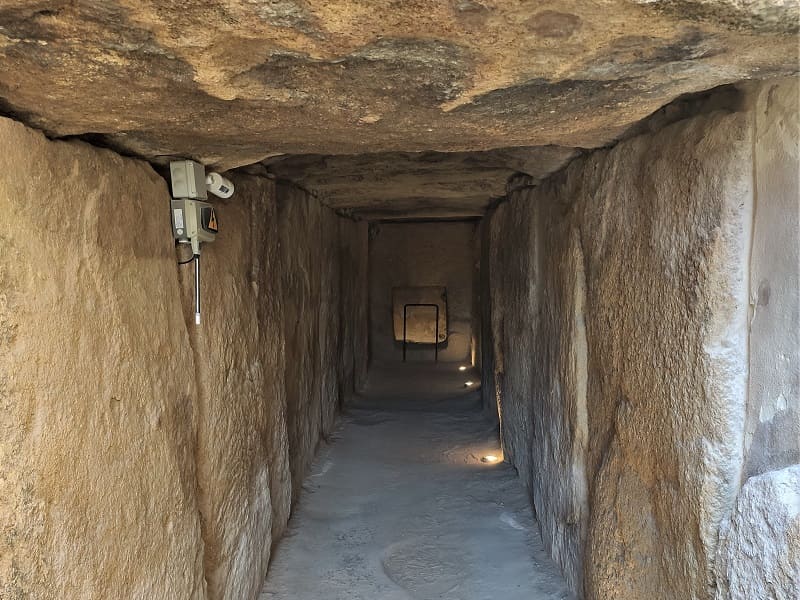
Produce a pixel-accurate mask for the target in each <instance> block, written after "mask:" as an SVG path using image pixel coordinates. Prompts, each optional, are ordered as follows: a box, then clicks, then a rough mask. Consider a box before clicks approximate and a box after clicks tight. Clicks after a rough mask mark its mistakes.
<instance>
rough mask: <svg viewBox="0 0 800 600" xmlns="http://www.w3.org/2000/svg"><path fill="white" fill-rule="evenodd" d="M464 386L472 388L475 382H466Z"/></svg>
mask: <svg viewBox="0 0 800 600" xmlns="http://www.w3.org/2000/svg"><path fill="white" fill-rule="evenodd" d="M464 385H465V386H466V387H472V386H473V385H475V382H474V381H465V382H464Z"/></svg>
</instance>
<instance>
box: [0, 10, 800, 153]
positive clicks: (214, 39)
mask: <svg viewBox="0 0 800 600" xmlns="http://www.w3.org/2000/svg"><path fill="white" fill-rule="evenodd" d="M797 30H798V1H797V0H782V1H781V2H770V1H767V0H695V1H693V0H662V1H653V0H608V1H605V2H585V1H579V0H555V1H551V2H540V1H538V0H535V1H534V0H523V1H520V0H480V1H479V0H453V1H444V0H438V1H433V0H404V1H403V2H397V1H395V0H200V1H197V2H191V3H189V2H174V1H172V0H102V1H100V0H46V1H45V0H3V1H2V2H0V64H2V67H3V68H2V69H0V111H2V112H5V113H8V114H11V115H13V116H16V117H18V118H21V119H22V120H24V121H25V122H27V123H28V124H31V125H34V126H37V127H39V128H41V129H44V130H45V131H46V132H48V133H49V134H50V135H52V136H56V137H60V136H85V137H87V138H88V139H91V140H92V141H96V142H101V143H105V144H109V145H111V146H112V147H114V148H116V149H118V150H121V151H123V152H127V153H130V154H135V155H138V156H142V157H145V158H147V159H149V160H152V161H162V162H163V161H165V160H167V159H168V158H169V157H170V156H181V157H184V156H188V157H192V158H196V159H199V160H202V161H203V162H205V163H208V164H213V165H214V166H216V167H218V168H232V167H236V166H241V165H247V164H251V163H255V162H259V161H261V160H263V159H265V158H266V157H268V156H271V155H274V154H275V153H283V154H361V153H381V152H426V151H439V152H465V151H476V150H488V149H492V148H503V147H517V146H551V145H555V146H564V147H584V148H590V147H597V146H601V145H604V144H607V143H609V142H611V141H613V140H614V139H615V138H616V137H617V136H619V135H620V133H621V132H622V131H624V130H626V129H627V128H628V127H629V126H630V125H631V124H632V123H634V122H636V121H638V120H640V119H642V118H643V117H645V116H646V115H648V114H650V113H652V112H653V111H654V110H656V109H657V108H659V107H660V106H662V105H664V104H666V103H668V102H669V101H671V100H672V99H674V98H675V97H677V96H679V95H681V94H684V93H690V92H696V91H699V90H704V89H709V88H712V87H715V86H718V85H721V84H726V83H731V82H736V81H740V80H746V79H751V78H764V77H769V76H780V75H788V74H793V73H796V72H797V70H798V64H797V63H798V57H797V52H798V45H797V37H796V34H797Z"/></svg>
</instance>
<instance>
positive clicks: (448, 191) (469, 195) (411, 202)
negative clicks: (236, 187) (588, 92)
mask: <svg viewBox="0 0 800 600" xmlns="http://www.w3.org/2000/svg"><path fill="white" fill-rule="evenodd" d="M576 155H577V151H576V150H574V149H572V148H561V147H559V146H543V147H538V148H505V149H501V150H488V151H485V152H448V153H443V152H422V153H418V154H409V153H401V152H385V153H376V154H361V155H355V156H352V155H339V156H318V155H311V156H290V157H277V158H272V159H267V160H265V161H263V164H264V165H265V166H266V167H267V169H268V171H269V172H270V173H272V174H274V175H276V176H277V177H279V178H282V179H288V180H290V181H293V182H296V183H298V184H300V185H301V186H302V187H304V188H307V189H310V190H313V191H314V193H315V194H316V195H317V197H318V198H319V199H320V200H321V201H322V202H324V203H325V204H327V205H328V206H330V207H332V208H336V209H339V210H341V211H343V212H346V213H348V214H350V215H353V216H354V217H358V218H362V219H385V218H404V219H409V218H423V217H425V218H430V217H478V216H481V215H482V214H483V212H484V209H485V208H486V206H487V205H488V204H490V203H491V202H492V201H493V200H496V199H498V198H500V197H502V196H504V195H505V191H506V182H507V181H508V178H509V177H511V176H512V175H514V174H515V173H517V172H519V173H525V174H527V175H530V176H531V177H532V178H533V179H534V180H537V181H538V180H540V179H542V178H543V177H545V176H547V175H549V174H550V173H552V172H553V171H556V170H558V169H559V168H561V167H563V166H564V165H566V164H567V163H568V162H569V160H571V159H572V158H574V157H575V156H576Z"/></svg>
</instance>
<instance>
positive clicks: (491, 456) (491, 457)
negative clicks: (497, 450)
mask: <svg viewBox="0 0 800 600" xmlns="http://www.w3.org/2000/svg"><path fill="white" fill-rule="evenodd" d="M498 460H500V459H499V458H497V456H495V455H494V454H487V455H486V456H484V457H483V458H481V462H483V463H496V462H497V461H498Z"/></svg>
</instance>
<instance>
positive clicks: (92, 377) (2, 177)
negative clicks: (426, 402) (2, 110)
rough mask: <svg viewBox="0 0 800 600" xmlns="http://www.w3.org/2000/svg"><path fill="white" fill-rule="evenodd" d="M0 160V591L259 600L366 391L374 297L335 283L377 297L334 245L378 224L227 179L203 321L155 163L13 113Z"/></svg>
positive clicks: (6, 594)
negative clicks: (293, 515)
mask: <svg viewBox="0 0 800 600" xmlns="http://www.w3.org/2000/svg"><path fill="white" fill-rule="evenodd" d="M0 167H2V169H1V170H0V211H2V214H4V215H6V216H8V217H9V221H8V222H7V223H6V226H5V228H4V229H3V232H2V234H0V457H2V461H0V499H1V500H2V501H0V531H2V535H1V536H0V597H2V598H3V599H5V598H9V599H12V598H14V599H16V598H41V599H42V600H50V599H56V598H86V599H97V600H101V599H102V600H105V599H108V598H121V597H125V598H176V599H198V600H199V599H205V598H213V599H215V600H217V599H227V600H240V599H242V598H254V597H255V596H257V594H258V592H259V589H260V587H261V585H262V582H263V578H264V576H265V574H266V570H267V565H268V562H269V558H270V553H271V546H272V544H273V543H274V542H275V541H277V539H278V538H279V537H280V535H281V534H282V532H283V530H284V526H285V525H286V522H287V519H288V517H289V511H290V506H291V502H292V501H293V500H295V499H296V494H293V485H292V484H293V483H294V484H295V485H294V489H295V490H299V487H300V482H302V479H303V477H304V475H305V471H304V468H305V465H307V464H308V463H309V462H310V460H311V458H312V457H313V452H314V450H315V447H316V443H317V441H318V439H319V437H320V435H326V434H327V433H329V432H330V430H331V427H332V425H333V420H334V417H335V414H336V410H337V408H338V406H339V398H340V386H343V385H345V384H347V386H348V387H347V390H349V391H352V389H353V387H354V385H355V382H357V381H362V380H363V371H364V368H365V365H366V363H365V360H366V356H365V354H364V346H361V345H360V344H361V343H365V342H362V340H364V338H365V336H366V333H365V329H366V320H365V317H364V316H363V311H364V310H365V304H364V303H363V302H362V298H361V296H360V295H359V294H358V293H357V290H358V287H357V286H356V287H354V289H353V290H348V293H347V294H346V295H345V294H342V291H341V281H340V278H339V273H340V272H347V273H348V274H349V278H350V281H353V280H356V281H362V282H363V283H362V285H361V289H362V290H364V289H366V288H365V286H366V263H365V262H364V260H363V259H357V258H356V256H355V255H354V254H353V253H345V252H339V248H340V247H341V246H345V245H348V246H351V247H354V248H358V247H360V246H359V244H363V243H364V242H365V241H366V230H365V227H366V225H360V224H356V223H354V222H352V221H350V220H347V219H341V218H339V217H337V216H336V215H335V214H334V213H333V211H332V210H330V209H328V208H325V207H323V206H322V205H320V204H319V203H318V202H317V201H316V200H313V199H309V198H308V197H307V196H306V195H305V194H304V193H303V192H301V191H298V190H296V189H295V190H293V194H287V193H283V192H282V195H281V194H279V193H278V192H276V190H275V184H274V183H273V182H271V181H268V180H266V179H263V178H257V177H250V176H244V175H241V174H233V175H231V177H232V178H233V179H234V181H235V185H236V194H235V195H234V197H233V198H232V199H231V200H228V201H219V200H216V199H215V200H213V202H214V203H215V204H216V207H217V211H218V217H219V221H220V226H221V232H220V234H219V236H218V237H217V240H216V241H215V242H214V244H209V245H207V246H205V247H204V249H203V254H202V259H201V261H202V265H203V267H202V269H203V270H202V273H203V278H202V282H203V323H202V325H201V326H200V327H199V328H198V327H196V326H195V325H194V322H193V318H192V317H193V311H192V306H191V305H192V299H193V298H192V296H193V294H192V292H193V274H192V267H191V266H182V267H178V266H176V264H175V263H176V261H177V259H178V258H179V257H180V258H183V252H181V251H178V252H176V250H175V249H174V247H173V240H172V236H171V231H170V223H169V212H168V206H169V204H168V203H169V191H168V190H167V186H166V185H165V182H164V180H163V179H161V178H160V177H159V176H158V175H157V174H156V173H155V172H154V171H153V170H152V169H151V168H150V167H149V166H148V165H147V164H145V163H143V162H141V161H135V160H130V159H125V158H122V157H120V156H119V155H117V154H114V153H113V152H110V151H108V150H98V149H96V148H92V147H90V146H88V145H86V144H83V143H80V142H72V143H66V142H53V141H48V140H47V139H46V138H45V137H44V136H43V135H42V134H41V133H39V132H34V131H32V130H30V129H28V128H26V127H24V126H23V125H21V124H19V123H15V122H12V121H9V120H7V119H0ZM294 203H302V204H304V206H305V208H304V209H303V212H293V213H292V214H295V215H297V217H298V218H287V219H281V217H280V215H285V214H286V211H287V210H291V209H289V208H287V207H286V206H284V209H286V210H280V209H279V206H281V205H282V204H284V205H294ZM340 225H341V228H340ZM281 228H283V229H281ZM351 237H352V239H351ZM281 241H282V242H283V245H282V246H280V245H279V243H280V242H281ZM289 256H291V257H292V258H291V260H289V259H288V257H289ZM298 278H301V279H303V280H304V281H305V282H307V283H308V285H309V286H310V288H297V287H295V286H294V285H292V282H293V281H295V280H297V279H298ZM284 286H287V287H286V288H284ZM296 289H302V290H304V291H306V292H308V293H306V294H305V295H304V296H303V298H301V299H299V300H298V301H297V302H295V303H294V304H292V305H291V306H289V305H288V304H287V303H288V302H290V301H292V302H294V300H295V296H294V295H293V291H294V290H296ZM358 303H362V304H361V305H358ZM290 308H291V309H292V310H290ZM297 309H299V311H298V310H297ZM357 315H361V316H357ZM340 317H341V320H344V321H346V322H354V321H355V320H356V319H357V318H361V319H363V321H362V323H363V325H361V326H355V327H350V328H347V329H344V328H341V327H340ZM287 319H291V320H290V321H287ZM298 322H302V325H301V326H297V323H298ZM295 332H297V335H295ZM285 340H286V342H285ZM300 341H304V342H306V343H304V344H302V345H301V344H300V343H299V342H300ZM343 352H346V353H348V354H349V356H350V359H349V361H348V362H347V363H346V364H344V365H343V364H341V363H340V361H339V356H340V354H342V353H343ZM290 360H291V361H294V363H289V362H288V361H290ZM292 365H300V366H301V367H302V368H303V371H302V372H300V373H298V372H297V371H296V370H294V369H293V368H291V367H292ZM298 378H300V379H305V380H307V381H308V385H309V386H312V387H313V388H314V391H313V394H312V393H311V392H309V398H311V400H310V401H312V402H313V410H312V409H311V408H310V407H309V400H308V399H307V398H306V397H305V396H302V397H301V396H298V394H297V393H296V389H295V388H294V387H291V386H290V385H289V384H290V382H292V381H295V380H296V379H298ZM309 389H311V388H309ZM297 432H301V433H300V434H298V433H297Z"/></svg>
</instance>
